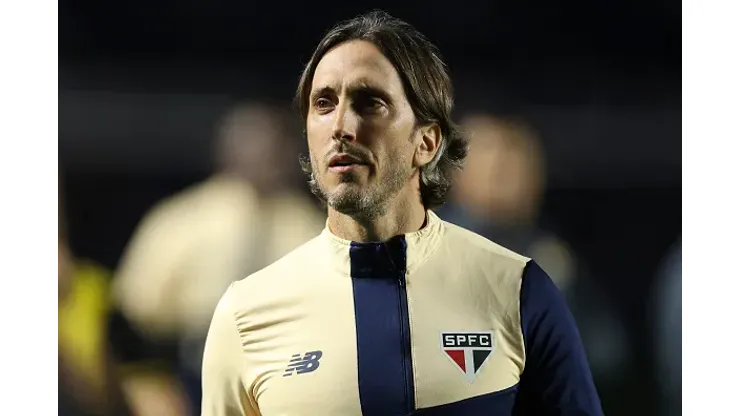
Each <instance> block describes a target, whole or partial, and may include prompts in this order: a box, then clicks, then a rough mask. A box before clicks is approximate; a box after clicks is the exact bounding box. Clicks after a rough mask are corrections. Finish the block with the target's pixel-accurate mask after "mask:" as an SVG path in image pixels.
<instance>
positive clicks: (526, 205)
mask: <svg viewBox="0 0 740 416" xmlns="http://www.w3.org/2000/svg"><path fill="white" fill-rule="evenodd" d="M356 3H359V2H356ZM356 3H352V4H350V3H348V2H335V1H324V2H321V3H320V4H312V3H295V4H293V5H287V4H278V3H272V2H267V3H264V2H260V3H256V2H250V1H243V0H242V1H235V0H220V1H208V2H206V1H202V2H193V1H184V2H183V1H165V0H149V1H146V2H145V1H141V0H129V1H126V2H119V3H111V2H94V1H89V0H62V1H60V3H59V160H60V166H61V171H60V183H59V186H60V228H59V362H60V364H59V372H60V385H59V389H60V391H59V397H60V399H59V401H60V402H59V406H60V414H63V415H87V414H90V415H94V414H100V415H114V414H115V415H117V414H121V415H124V414H136V415H193V414H198V413H199V408H198V405H199V400H200V397H199V395H200V391H199V384H200V381H199V368H200V354H201V353H202V343H203V339H204V337H205V331H206V330H207V327H208V323H209V320H210V317H211V314H212V312H213V308H214V306H215V302H216V301H217V300H218V298H219V297H220V295H221V293H222V292H223V290H224V289H225V287H226V286H227V285H228V284H229V282H231V281H233V280H236V279H239V278H241V277H243V276H246V275H248V274H249V273H251V272H253V271H255V270H257V269H259V268H261V267H263V266H265V265H266V264H268V263H270V262H271V261H273V260H274V259H276V258H278V257H280V256H281V255H282V254H285V253H287V252H288V251H290V250H291V249H292V248H293V247H296V246H298V245H299V244H301V243H302V242H304V241H307V240H308V239H310V238H311V237H312V236H314V235H315V234H317V233H318V232H319V231H320V230H321V228H322V227H323V226H324V213H323V212H322V210H321V207H320V206H319V205H317V203H316V202H315V201H314V199H313V198H312V197H311V196H310V194H309V192H308V190H307V186H306V184H305V180H304V178H303V177H302V176H301V174H300V170H299V166H298V158H297V155H298V154H299V153H300V152H303V151H305V143H304V140H303V138H302V134H301V126H300V122H299V120H297V119H296V115H295V114H293V113H291V112H290V107H289V105H290V99H291V98H292V94H293V92H294V89H295V87H296V84H297V81H298V77H299V75H300V71H301V69H302V66H303V65H304V64H305V63H306V62H307V61H308V58H309V57H310V54H311V52H312V51H313V48H314V47H315V46H316V44H317V43H318V41H319V40H320V38H321V36H322V35H323V33H324V32H325V31H326V30H327V29H328V28H329V27H330V26H331V25H333V24H334V23H336V22H337V21H338V20H342V19H346V18H349V17H353V16H354V15H356V14H358V13H361V12H365V11H368V10H370V8H371V6H372V7H373V8H382V9H384V10H386V11H388V12H390V13H391V14H394V15H396V16H398V17H400V18H403V19H405V20H408V21H409V22H410V23H412V24H413V25H415V26H416V27H417V28H418V29H420V30H421V31H422V32H423V33H425V34H426V35H427V36H428V37H429V38H431V40H432V41H433V42H435V43H436V44H438V45H439V47H440V48H441V51H442V53H443V55H444V57H445V58H446V60H447V61H448V63H449V66H450V70H451V73H452V77H453V82H454V85H455V88H456V100H457V105H456V119H457V120H458V121H459V122H460V123H462V125H463V127H464V128H466V129H467V130H468V131H469V133H470V134H471V136H472V142H471V156H470V158H469V160H468V163H467V168H466V170H465V171H464V172H463V173H462V174H460V175H459V177H458V178H457V184H456V188H455V192H454V195H453V196H452V198H451V200H450V201H449V203H448V204H447V205H445V206H444V207H442V208H441V209H440V210H439V214H440V215H441V216H442V217H443V218H444V219H447V220H449V221H451V222H454V223H457V224H460V225H462V226H465V227H468V228H470V229H472V230H474V231H476V232H478V233H480V234H482V235H484V236H486V237H488V238H490V239H492V240H494V241H497V242H499V243H500V244H502V245H505V246H507V247H509V248H512V249H514V250H517V251H519V252H522V253H523V254H526V255H529V256H533V257H535V258H537V260H538V261H539V262H540V264H542V265H543V267H544V268H545V269H546V270H547V271H548V272H549V273H550V274H551V275H552V276H553V279H554V280H555V281H556V283H557V284H558V285H559V286H560V288H561V290H562V291H563V293H565V295H566V296H567V299H568V301H569V302H570V304H571V308H572V310H573V312H574V314H575V316H576V319H577V320H578V323H579V326H580V329H581V332H582V336H583V340H584V343H585V345H586V348H587V352H588V355H589V360H590V362H591V366H592V369H593V372H594V377H595V379H596V383H597V387H598V389H599V392H600V395H601V397H602V401H603V407H604V410H605V412H606V414H608V415H680V413H681V410H680V392H681V342H680V339H681V245H680V238H681V222H680V220H681V199H680V198H681V84H680V82H681V37H680V36H681V8H680V7H681V6H680V3H679V2H666V1H661V0H643V1H639V2H638V1H621V2H616V1H585V0H576V1H572V2H567V3H565V4H561V3H558V2H547V1H542V0H538V1H527V2H521V1H494V2H488V3H487V4H486V3H484V2H480V3H479V2H467V1H456V2H436V3H435V2H432V3H429V2H426V3H424V4H418V5H413V4H412V3H411V2H408V4H407V5H404V6H399V5H395V6H391V2H382V1H380V2H377V1H376V2H373V3H372V5H369V4H368V5H362V4H361V5H357V4H356Z"/></svg>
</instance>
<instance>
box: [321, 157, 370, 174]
mask: <svg viewBox="0 0 740 416" xmlns="http://www.w3.org/2000/svg"><path fill="white" fill-rule="evenodd" d="M366 164H367V163H365V162H363V161H362V160H360V159H359V158H356V157H354V156H350V155H348V154H338V155H335V156H334V157H332V158H331V159H330V160H329V170H330V171H332V172H335V173H346V172H350V171H352V170H355V169H358V168H360V167H361V166H365V165H366Z"/></svg>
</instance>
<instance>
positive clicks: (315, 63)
mask: <svg viewBox="0 0 740 416" xmlns="http://www.w3.org/2000/svg"><path fill="white" fill-rule="evenodd" d="M297 104H298V106H299V109H300V110H301V114H302V116H303V118H304V120H305V122H306V133H307V137H308V147H309V153H310V158H309V160H307V161H305V167H306V169H308V170H309V171H310V173H311V185H312V187H313V190H314V192H315V194H316V195H318V196H319V197H320V198H321V199H322V200H324V201H325V202H326V203H327V205H328V219H327V227H326V228H325V230H324V231H323V232H322V233H321V234H320V235H319V236H318V237H316V238H315V239H313V240H311V241H310V242H308V243H307V244H305V245H303V246H301V247H300V248H298V249H296V250H295V251H293V252H291V253H290V254H288V255H287V256H285V257H283V258H282V259H281V260H278V261H277V262H275V263H273V264H272V265H270V266H268V267H267V268H265V269H263V270H261V271H259V272H257V273H255V274H253V275H251V276H250V277H248V278H246V279H244V280H241V281H238V282H236V283H234V284H232V285H231V286H230V287H229V289H228V290H227V291H226V293H225V294H224V296H223V297H222V299H221V301H220V302H219V305H218V307H217V308H216V311H215V313H214V317H213V321H212V323H211V327H210V330H209V335H208V339H207V342H206V347H205V354H204V360H203V389H204V398H203V414H204V415H263V416H271V415H285V414H290V415H300V414H315V415H365V416H367V415H379V416H381V415H382V416H392V415H482V414H487V415H509V414H527V415H548V414H551V415H555V414H557V415H600V414H601V409H600V404H599V399H598V397H597V395H596V391H595V388H594V385H593V382H592V380H591V375H590V372H589V368H588V364H587V362H586V359H585V356H584V353H583V349H582V347H581V344H580V340H579V336H578V332H577V329H576V328H575V325H574V323H573V319H572V318H571V316H570V314H569V312H568V310H567V308H566V306H565V304H564V301H563V300H562V298H561V297H560V295H559V293H558V291H557V289H556V288H555V286H554V284H553V283H552V282H551V281H550V279H549V278H548V277H547V276H546V275H545V274H544V272H543V271H542V270H541V269H540V268H539V266H537V264H535V263H534V262H533V261H531V260H528V259H527V258H524V257H522V256H519V255H517V254H514V253H512V252H510V251H508V250H506V249H504V248H502V247H500V246H498V245H496V244H494V243H492V242H490V241H488V240H486V239H484V238H482V237H479V236H477V235H475V234H473V233H471V232H469V231H467V230H464V229H462V228H459V227H456V226H454V225H452V224H449V223H446V222H443V221H442V220H440V219H439V218H438V217H437V216H436V215H435V214H434V213H433V212H432V211H431V210H430V209H431V208H434V207H436V206H438V205H440V204H441V203H442V202H444V199H445V196H446V194H447V191H448V189H449V186H450V175H451V174H452V172H453V170H454V169H455V168H457V167H459V166H461V164H462V161H463V159H464V157H465V154H466V142H465V140H464V139H463V138H462V137H461V135H460V134H459V133H458V131H457V130H456V128H455V126H454V124H453V123H452V121H451V117H450V113H451V111H452V96H451V85H450V79H449V76H448V74H447V72H446V69H445V66H444V63H443V62H442V60H441V59H440V57H439V54H438V53H437V50H436V49H435V47H434V46H433V45H432V44H430V43H429V42H428V41H427V40H426V39H425V38H424V37H423V35H421V34H420V33H418V32H417V31H416V30H414V29H413V28H412V27H411V26H409V25H408V24H406V23H404V22H402V21H400V20H397V19H394V18H392V17H390V16H388V15H386V14H384V13H382V12H373V13H370V14H367V15H364V16H360V17H358V18H356V19H353V20H350V21H348V22H346V23H343V24H341V25H339V26H337V27H335V28H334V29H332V30H331V31H330V32H329V33H328V34H327V35H326V36H325V37H324V39H323V40H322V41H321V42H320V44H319V46H318V48H317V49H316V51H315V52H314V54H313V56H312V58H311V60H310V61H309V63H308V65H307V67H306V69H305V71H304V73H303V76H302V78H301V81H300V84H299V86H298V92H297Z"/></svg>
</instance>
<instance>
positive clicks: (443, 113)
mask: <svg viewBox="0 0 740 416" xmlns="http://www.w3.org/2000/svg"><path fill="white" fill-rule="evenodd" d="M351 40H364V41H368V42H370V43H373V44H374V45H375V46H376V47H377V48H378V49H380V51H381V52H382V53H383V55H385V56H386V58H388V60H389V61H390V62H391V63H392V64H393V66H394V67H395V68H396V71H397V72H398V75H399V76H400V78H401V82H402V83H403V88H404V92H405V93H406V98H407V99H408V101H409V103H410V104H411V108H412V109H413V111H414V116H415V117H416V120H417V122H418V123H420V124H427V123H437V124H438V125H439V128H440V130H441V132H442V140H441V143H440V146H439V150H438V151H437V154H436V156H435V158H434V159H433V160H432V161H431V162H429V163H428V164H426V165H425V166H422V167H421V172H420V175H419V176H420V182H421V183H420V187H421V200H422V203H423V204H424V207H426V208H427V209H432V208H436V207H438V206H440V205H442V204H443V203H444V202H445V200H446V198H447V194H448V192H449V189H450V186H451V185H452V175H453V173H454V172H453V171H454V170H455V169H461V168H462V165H463V162H464V160H465V157H466V156H467V152H468V143H467V140H466V138H465V137H464V136H463V135H462V133H461V132H460V130H458V128H457V126H456V125H455V123H454V122H453V121H452V107H453V98H452V82H451V81H450V76H449V74H448V72H447V66H446V65H445V63H444V62H443V61H442V58H441V56H440V53H439V50H438V49H437V47H436V46H435V45H434V44H432V43H431V42H430V41H429V40H427V38H426V37H425V36H424V35H423V34H422V33H420V32H419V31H418V30H416V29H415V28H414V27H413V26H411V25H410V24H408V23H406V22H404V21H403V20H400V19H398V18H395V17H392V16H390V15H389V14H387V13H385V12H383V11H372V12H370V13H367V14H364V15H361V16H358V17H356V18H354V19H351V20H348V21H345V22H342V23H339V24H338V25H337V26H335V27H334V28H332V29H331V30H329V32H328V33H327V34H326V35H325V36H324V38H323V39H322V40H321V42H319V45H318V47H317V48H316V50H315V51H314V53H313V56H311V60H310V61H309V62H308V64H307V65H306V68H305V69H304V71H303V74H302V75H301V79H300V82H299V83H298V90H297V91H296V96H295V105H296V107H297V108H298V110H299V111H300V115H301V117H302V119H303V122H304V124H305V121H306V117H307V116H308V108H309V103H308V100H309V96H310V94H311V83H312V82H313V76H314V72H315V71H316V67H317V66H318V64H319V61H320V60H321V58H322V57H323V56H324V55H325V54H326V53H327V52H329V50H331V49H332V48H334V47H335V46H337V45H339V44H341V43H345V42H348V41H351ZM303 165H304V166H303V168H304V171H305V172H306V173H309V174H310V173H311V165H310V163H308V162H307V161H304V163H303Z"/></svg>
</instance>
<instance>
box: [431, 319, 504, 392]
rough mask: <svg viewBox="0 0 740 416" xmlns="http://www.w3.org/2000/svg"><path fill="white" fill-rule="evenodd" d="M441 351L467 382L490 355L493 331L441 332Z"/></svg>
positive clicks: (472, 379) (471, 380)
mask: <svg viewBox="0 0 740 416" xmlns="http://www.w3.org/2000/svg"><path fill="white" fill-rule="evenodd" d="M441 342H442V351H444V353H445V354H446V355H447V357H449V359H450V360H452V362H453V363H454V364H455V366H457V368H459V369H460V371H462V372H463V374H465V378H466V379H467V380H468V382H469V383H472V382H473V381H474V380H475V377H476V375H478V372H479V371H480V370H481V368H483V365H484V364H485V363H486V362H487V361H488V358H490V357H491V354H492V353H493V349H494V337H493V332H490V331H488V332H442V340H441Z"/></svg>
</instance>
